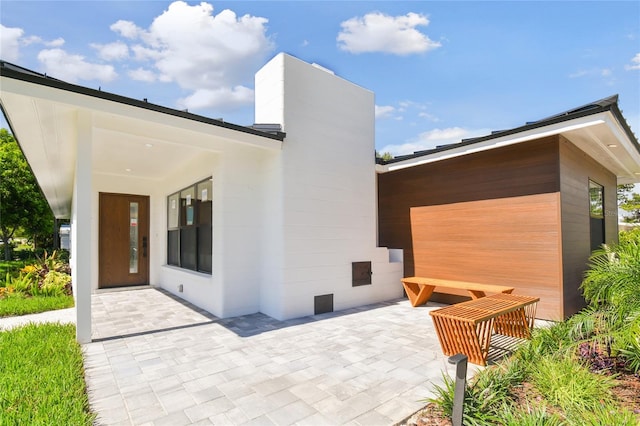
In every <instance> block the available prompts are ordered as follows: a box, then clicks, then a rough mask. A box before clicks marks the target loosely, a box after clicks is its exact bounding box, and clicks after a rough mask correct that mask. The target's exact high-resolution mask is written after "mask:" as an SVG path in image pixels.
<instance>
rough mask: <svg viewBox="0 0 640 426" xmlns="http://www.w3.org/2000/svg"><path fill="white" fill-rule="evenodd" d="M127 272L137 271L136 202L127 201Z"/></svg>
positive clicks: (135, 272) (133, 272)
mask: <svg viewBox="0 0 640 426" xmlns="http://www.w3.org/2000/svg"><path fill="white" fill-rule="evenodd" d="M129 273H130V274H137V273H138V202H137V201H134V202H130V203H129Z"/></svg>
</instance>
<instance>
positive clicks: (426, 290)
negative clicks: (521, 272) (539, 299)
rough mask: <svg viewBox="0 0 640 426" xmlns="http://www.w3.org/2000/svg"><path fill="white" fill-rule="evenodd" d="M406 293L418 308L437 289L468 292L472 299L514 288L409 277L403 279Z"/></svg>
mask: <svg viewBox="0 0 640 426" xmlns="http://www.w3.org/2000/svg"><path fill="white" fill-rule="evenodd" d="M402 285H403V286H404V291H405V292H406V293H407V296H408V297H409V301H410V302H411V306H413V307H416V306H419V305H422V304H424V303H426V302H427V300H429V298H430V297H431V294H432V293H433V289H435V288H436V287H447V288H457V289H462V290H467V291H468V292H469V294H470V295H471V298H472V299H479V298H481V297H485V296H486V293H506V294H509V293H511V292H512V291H513V290H514V289H513V287H506V286H503V285H493V284H480V283H471V282H466V281H451V280H440V279H437V278H425V277H407V278H403V279H402Z"/></svg>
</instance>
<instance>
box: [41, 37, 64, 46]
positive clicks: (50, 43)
mask: <svg viewBox="0 0 640 426" xmlns="http://www.w3.org/2000/svg"><path fill="white" fill-rule="evenodd" d="M44 45H45V46H47V47H60V46H62V45H64V39H63V38H62V37H58V38H57V39H55V40H51V41H46V42H45V43H44Z"/></svg>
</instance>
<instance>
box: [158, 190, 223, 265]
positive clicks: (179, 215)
mask: <svg viewBox="0 0 640 426" xmlns="http://www.w3.org/2000/svg"><path fill="white" fill-rule="evenodd" d="M212 191H213V181H212V180H211V178H209V179H206V180H203V181H201V182H197V183H195V184H194V185H191V186H189V187H187V188H185V189H183V190H181V191H179V192H176V193H175V194H172V195H169V196H168V197H167V232H168V233H167V264H169V265H175V266H179V267H181V268H186V269H192V270H197V271H201V272H206V273H211V272H212V264H213V262H212V231H213V230H212V222H213V220H212V212H213V208H212V206H213V202H212V201H213V200H212V196H213V194H212Z"/></svg>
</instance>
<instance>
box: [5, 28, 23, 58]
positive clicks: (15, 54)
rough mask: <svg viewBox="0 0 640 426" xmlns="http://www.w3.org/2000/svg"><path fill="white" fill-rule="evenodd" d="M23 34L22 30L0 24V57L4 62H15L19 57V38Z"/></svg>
mask: <svg viewBox="0 0 640 426" xmlns="http://www.w3.org/2000/svg"><path fill="white" fill-rule="evenodd" d="M23 34H24V30H23V29H22V28H9V27H5V26H4V25H2V24H0V57H1V58H2V59H4V60H5V61H9V62H15V61H17V60H18V58H19V57H20V38H21V37H22V35H23Z"/></svg>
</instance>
